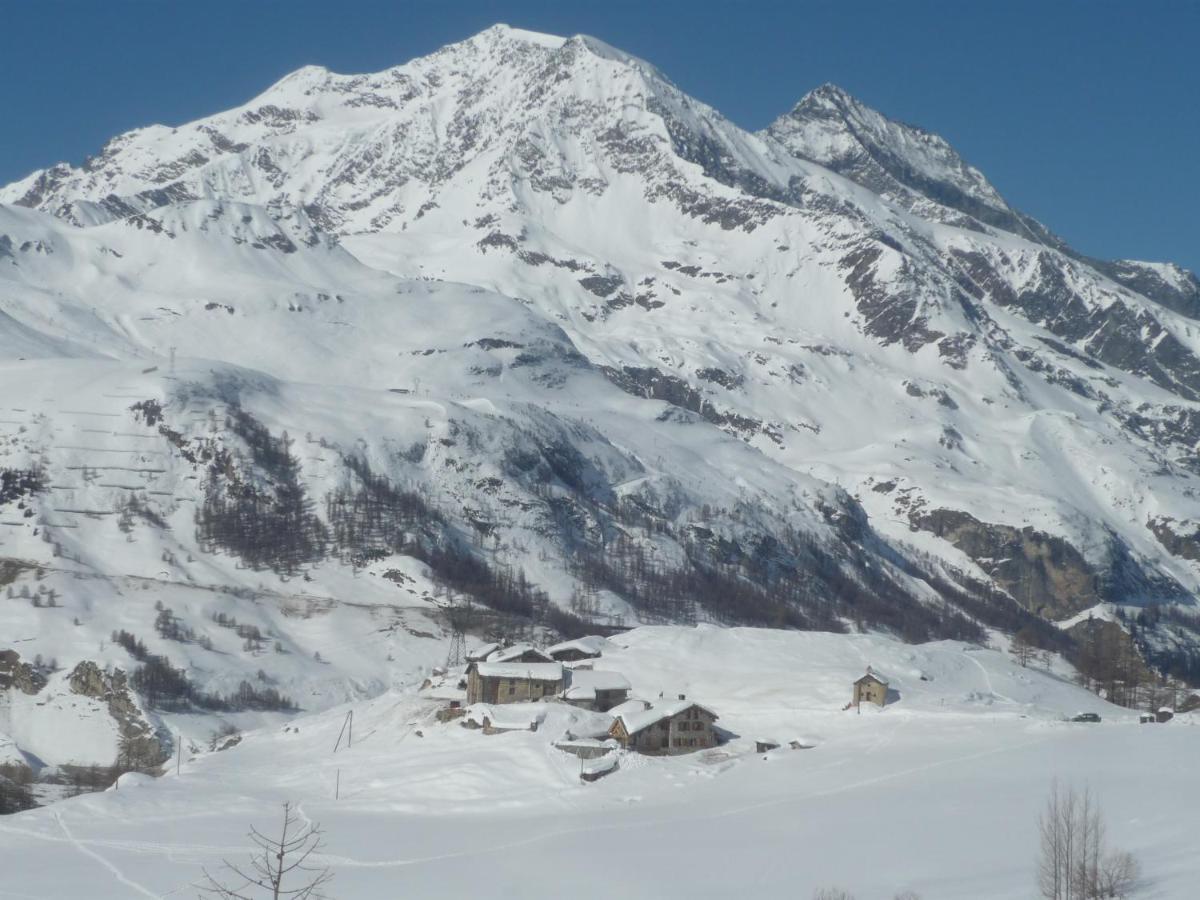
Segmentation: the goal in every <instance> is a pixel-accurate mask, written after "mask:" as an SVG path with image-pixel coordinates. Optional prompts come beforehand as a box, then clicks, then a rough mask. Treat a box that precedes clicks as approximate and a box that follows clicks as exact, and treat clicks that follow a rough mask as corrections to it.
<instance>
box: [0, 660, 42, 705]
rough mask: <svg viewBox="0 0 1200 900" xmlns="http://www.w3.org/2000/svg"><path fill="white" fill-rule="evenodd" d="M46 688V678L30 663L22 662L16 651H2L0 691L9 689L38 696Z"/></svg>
mask: <svg viewBox="0 0 1200 900" xmlns="http://www.w3.org/2000/svg"><path fill="white" fill-rule="evenodd" d="M45 686H46V677H45V676H44V675H42V673H41V672H39V671H38V670H37V669H35V668H34V667H33V666H32V665H30V664H29V663H24V662H21V655H20V654H19V653H17V651H16V650H0V691H6V690H8V689H9V688H13V689H15V690H18V691H20V692H21V693H22V694H30V695H32V694H36V693H37V692H38V691H40V690H41V689H42V688H44V687H45Z"/></svg>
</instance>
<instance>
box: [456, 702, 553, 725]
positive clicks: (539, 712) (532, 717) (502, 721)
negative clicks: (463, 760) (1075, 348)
mask: <svg viewBox="0 0 1200 900" xmlns="http://www.w3.org/2000/svg"><path fill="white" fill-rule="evenodd" d="M464 718H465V719H466V720H467V721H468V722H474V723H475V724H477V725H483V724H484V720H485V719H486V720H487V721H488V722H490V723H491V724H492V726H493V727H495V728H514V729H524V728H530V727H532V726H533V725H540V724H541V723H542V722H543V721H545V719H546V710H545V707H544V706H540V705H534V704H529V703H503V704H500V705H499V706H491V705H489V704H486V703H476V704H474V705H473V706H470V707H468V708H467V711H466V713H465V714H464Z"/></svg>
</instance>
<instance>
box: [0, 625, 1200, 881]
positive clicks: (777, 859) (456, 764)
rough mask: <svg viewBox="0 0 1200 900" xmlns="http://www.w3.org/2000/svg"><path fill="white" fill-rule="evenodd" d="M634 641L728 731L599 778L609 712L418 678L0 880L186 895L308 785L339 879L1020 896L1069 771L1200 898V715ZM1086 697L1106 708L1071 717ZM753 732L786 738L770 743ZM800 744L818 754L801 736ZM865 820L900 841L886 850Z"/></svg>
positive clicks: (156, 798)
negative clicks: (590, 768)
mask: <svg viewBox="0 0 1200 900" xmlns="http://www.w3.org/2000/svg"><path fill="white" fill-rule="evenodd" d="M618 642H619V643H621V644H623V645H624V646H623V648H622V649H620V650H619V651H615V652H614V653H613V654H611V656H610V657H609V659H610V660H611V662H612V664H613V665H614V666H615V667H619V668H620V670H621V671H623V672H624V673H625V674H626V675H627V676H628V677H629V678H630V680H631V681H632V682H633V684H634V687H635V690H636V691H637V692H638V693H639V694H641V695H645V696H656V695H657V693H658V692H659V691H676V690H687V691H688V692H689V697H693V696H694V697H695V698H697V700H699V701H702V702H704V703H705V705H709V706H711V707H712V708H714V709H715V710H717V711H718V712H719V713H720V716H721V718H720V720H719V723H718V724H719V726H721V727H722V728H724V729H725V730H726V731H727V732H729V734H730V739H729V741H728V743H726V744H724V745H723V746H721V747H719V748H717V749H716V750H714V751H711V752H706V753H700V754H692V755H688V756H681V757H672V758H649V757H640V756H637V755H634V754H627V753H620V754H619V760H618V762H619V765H618V767H617V768H616V769H615V771H612V772H611V773H609V774H607V775H606V776H605V777H603V778H602V779H600V780H599V781H597V782H595V783H593V784H585V783H582V782H580V780H579V775H580V772H581V770H583V769H584V768H586V764H584V763H581V762H580V760H578V759H577V758H575V757H574V756H570V755H567V754H565V753H562V752H561V751H558V750H556V749H554V747H553V746H552V743H553V742H554V741H555V740H557V739H559V738H561V737H563V735H564V733H565V732H566V731H568V730H571V729H572V727H574V726H575V725H576V724H577V723H578V722H579V721H580V719H581V718H582V717H585V716H594V715H595V714H590V713H584V712H582V711H579V710H575V709H573V708H571V707H567V706H565V705H561V704H556V703H543V704H531V705H528V706H524V707H523V708H524V709H525V710H529V711H531V712H533V711H536V712H538V713H540V714H541V715H542V716H543V717H544V718H543V721H542V722H541V725H540V727H539V728H538V730H537V731H536V732H529V731H518V732H509V733H504V734H498V735H494V736H485V735H483V734H482V733H481V732H479V731H472V730H468V729H463V728H461V727H459V725H458V724H456V723H449V724H445V725H439V724H436V723H434V722H433V719H432V712H433V709H434V707H435V704H434V703H433V702H431V701H429V700H426V699H424V698H423V696H422V695H421V694H420V693H415V692H413V691H411V690H398V691H394V692H389V693H388V694H386V695H383V696H380V697H378V698H376V699H374V700H371V701H366V702H361V703H358V704H356V705H355V706H354V707H353V709H354V713H355V716H354V723H355V731H354V743H353V746H352V747H350V748H349V749H347V748H346V747H345V745H344V744H343V746H342V748H341V749H340V750H338V752H337V753H333V752H332V749H333V746H334V743H335V740H336V738H337V736H338V732H339V729H340V728H341V725H342V724H343V721H344V719H345V713H346V711H347V710H346V708H337V709H332V710H330V711H328V712H327V713H322V714H318V715H314V716H310V717H304V718H301V719H298V720H296V721H294V722H293V723H291V725H290V726H288V727H287V728H279V727H274V728H267V729H263V730H260V731H256V732H251V733H248V734H246V735H245V737H244V739H243V740H242V742H241V743H240V744H238V745H237V746H235V747H233V748H232V749H229V750H226V751H223V752H219V753H206V754H202V755H193V756H189V757H187V758H185V760H184V763H183V766H182V771H181V774H180V775H179V776H176V775H174V774H168V775H166V776H164V777H162V778H160V779H157V780H155V779H146V778H143V777H127V778H125V779H122V782H121V784H120V786H119V789H116V790H109V791H108V792H106V793H103V794H98V795H88V796H82V797H79V798H76V799H73V800H68V801H65V802H63V803H61V804H58V805H56V806H54V807H52V808H45V809H41V810H35V811H32V812H28V813H21V814H18V815H16V816H13V817H9V818H6V819H4V820H0V835H2V836H3V838H2V840H0V865H2V866H3V869H4V872H5V882H4V886H3V890H4V891H5V892H6V895H8V896H14V897H50V896H55V897H60V896H61V897H65V896H88V897H92V898H96V900H107V898H114V900H115V898H122V900H125V898H129V897H134V896H138V897H141V896H145V897H160V898H163V897H173V896H181V895H182V896H189V895H190V894H191V893H192V892H193V888H192V887H190V885H192V884H194V883H195V882H196V881H197V880H198V879H199V877H200V870H201V867H202V866H206V867H209V868H210V869H211V868H213V867H219V866H220V861H221V860H222V859H223V858H224V859H230V860H232V861H238V860H240V859H242V858H243V857H244V856H245V847H246V841H245V838H244V834H245V832H246V830H247V829H248V828H249V827H250V826H251V825H256V826H258V827H269V826H270V824H271V823H272V821H273V820H274V818H275V817H276V816H277V814H278V813H279V804H280V803H282V802H283V801H284V800H288V801H291V802H293V803H295V804H296V805H297V809H298V810H299V812H300V814H301V816H302V819H303V820H305V821H308V820H311V821H318V822H320V823H321V825H322V827H323V828H324V830H325V832H326V840H327V844H326V848H325V851H324V855H323V856H322V857H321V862H323V863H327V864H328V865H330V866H332V868H333V869H334V871H335V873H336V874H335V880H334V882H333V883H332V885H331V887H333V889H334V890H333V895H334V896H339V897H354V898H356V900H376V898H378V900H384V898H391V897H395V896H412V897H431V898H432V897H439V898H440V897H462V896H468V895H474V894H476V893H479V892H480V891H483V892H486V893H487V894H488V896H493V897H503V898H543V897H544V898H560V897H562V896H563V885H564V884H569V885H570V892H569V893H570V896H572V897H579V898H602V897H609V896H611V895H612V878H613V877H614V873H621V893H622V895H623V896H629V897H635V898H642V897H646V898H649V897H662V896H697V897H713V898H716V897H728V896H731V895H733V894H738V893H744V892H745V891H746V890H747V888H748V886H749V885H752V886H753V889H754V890H755V892H756V893H761V894H763V895H765V896H798V897H807V896H810V895H811V893H812V892H813V890H814V889H816V888H818V887H822V886H832V885H840V886H842V887H845V888H846V889H848V890H851V891H853V892H854V893H855V894H856V896H858V897H863V898H887V897H891V896H893V895H894V894H895V893H897V892H899V891H901V890H913V891H916V892H918V893H919V894H920V895H921V896H922V897H924V898H926V900H961V898H964V897H971V898H978V900H1017V898H1027V897H1029V896H1031V895H1032V892H1033V884H1034V880H1033V879H1034V860H1035V855H1036V847H1037V838H1036V827H1037V816H1038V813H1039V811H1040V809H1041V806H1042V804H1043V801H1044V798H1045V795H1046V793H1047V791H1048V789H1049V786H1050V783H1051V780H1052V779H1053V778H1056V777H1057V778H1059V779H1060V780H1062V781H1063V782H1065V783H1068V784H1071V785H1074V786H1082V785H1084V784H1085V783H1086V784H1088V785H1090V787H1091V789H1092V790H1093V791H1094V792H1095V794H1096V796H1097V797H1098V799H1099V800H1100V802H1101V804H1102V806H1103V809H1104V813H1105V816H1106V819H1107V823H1108V826H1109V837H1110V839H1111V841H1112V843H1113V844H1114V845H1115V846H1120V847H1124V848H1127V849H1129V850H1131V851H1133V852H1134V853H1136V854H1137V855H1138V856H1139V858H1140V859H1141V861H1142V863H1143V866H1144V869H1145V872H1146V884H1147V886H1148V889H1149V893H1148V894H1147V896H1150V895H1152V896H1155V897H1161V898H1169V900H1186V898H1190V897H1192V896H1194V888H1195V877H1196V866H1195V858H1194V856H1195V855H1194V850H1193V847H1192V845H1191V839H1190V835H1192V834H1194V833H1195V832H1196V829H1197V828H1200V812H1197V811H1196V807H1195V804H1190V803H1180V802H1179V797H1181V796H1189V795H1191V794H1193V793H1194V792H1195V791H1196V789H1197V788H1200V781H1198V776H1197V773H1196V768H1195V767H1194V766H1190V765H1186V764H1183V760H1185V759H1187V758H1189V757H1190V756H1191V754H1192V748H1193V747H1194V745H1195V739H1196V734H1195V732H1194V731H1193V728H1194V727H1195V726H1194V724H1191V723H1190V722H1185V721H1184V720H1185V719H1190V718H1191V717H1184V716H1180V717H1177V718H1176V720H1175V721H1174V722H1171V723H1169V724H1166V725H1161V726H1140V725H1138V724H1137V720H1136V716H1135V715H1133V714H1130V713H1128V712H1126V711H1124V710H1120V709H1117V708H1115V707H1111V706H1108V705H1107V704H1106V703H1104V702H1103V701H1101V700H1099V699H1097V698H1096V697H1094V696H1092V695H1090V694H1089V693H1087V692H1085V691H1083V690H1081V689H1079V688H1077V687H1075V686H1074V685H1072V684H1071V683H1069V682H1066V681H1063V680H1061V679H1059V678H1058V677H1056V676H1054V675H1049V674H1046V673H1044V672H1042V671H1040V670H1037V669H1034V668H1027V669H1023V668H1021V667H1019V666H1018V665H1016V664H1015V663H1014V662H1013V660H1012V659H1011V658H1010V657H1008V656H1006V655H1003V654H1000V653H997V652H995V651H991V650H985V649H979V648H977V647H972V646H969V645H963V644H958V643H951V642H941V643H934V644H927V645H918V646H911V645H904V644H900V643H897V642H894V641H890V640H887V639H883V638H879V637H872V636H862V635H860V636H840V635H830V634H820V633H789V632H780V631H761V630H753V629H728V630H722V629H716V628H711V627H705V626H702V627H698V628H680V627H661V628H639V629H637V630H635V631H633V632H631V633H629V634H627V635H624V636H622V637H621V638H619V639H618ZM868 661H869V662H871V663H878V664H880V666H881V667H882V668H886V670H887V671H888V672H889V673H892V675H893V679H894V681H893V685H894V687H895V688H896V689H897V690H898V692H899V695H900V696H899V699H898V700H897V701H896V702H894V703H892V704H890V705H889V706H888V707H887V708H885V709H883V710H873V709H872V710H868V709H866V708H864V709H863V712H862V714H861V715H858V714H855V712H854V711H853V710H843V709H842V707H843V706H844V704H845V703H846V701H847V700H848V699H849V696H850V685H851V682H852V681H853V679H854V678H855V677H857V676H858V675H859V674H860V673H861V671H862V669H863V667H864V665H865V664H866V663H867V662H868ZM1078 710H1086V711H1094V712H1099V713H1101V715H1102V717H1103V722H1102V723H1101V724H1099V725H1082V724H1074V723H1068V722H1065V721H1063V716H1064V714H1067V713H1074V712H1076V711H1078ZM511 712H512V715H513V717H514V720H516V719H521V718H522V717H526V718H527V714H526V713H523V712H521V711H520V710H517V709H514V710H512V711H511ZM756 736H765V737H771V738H774V739H776V740H779V741H781V742H782V743H783V747H782V748H781V749H779V750H775V751H771V752H770V753H767V754H765V755H762V754H757V753H755V752H754V738H755V737H756ZM795 739H802V740H801V742H802V743H803V744H804V745H806V746H811V747H812V749H806V750H791V749H787V742H788V741H790V740H795ZM1148 773H1155V774H1154V775H1149V774H1148ZM335 781H336V782H338V783H339V784H340V789H339V790H340V797H339V798H338V799H336V800H335V799H334V787H335ZM864 823H869V824H870V829H869V830H870V833H871V834H872V835H873V836H879V835H884V836H886V839H884V840H874V841H872V845H871V857H872V861H871V863H870V864H869V865H868V864H864V862H863V860H862V846H861V838H862V835H863V832H864ZM481 879H482V880H483V883H482V884H481Z"/></svg>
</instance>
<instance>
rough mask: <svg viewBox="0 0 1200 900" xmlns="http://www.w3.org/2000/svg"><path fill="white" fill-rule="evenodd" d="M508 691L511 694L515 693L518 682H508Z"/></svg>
mask: <svg viewBox="0 0 1200 900" xmlns="http://www.w3.org/2000/svg"><path fill="white" fill-rule="evenodd" d="M508 692H509V694H515V693H516V692H517V686H516V684H514V683H513V682H511V681H510V682H509V683H508Z"/></svg>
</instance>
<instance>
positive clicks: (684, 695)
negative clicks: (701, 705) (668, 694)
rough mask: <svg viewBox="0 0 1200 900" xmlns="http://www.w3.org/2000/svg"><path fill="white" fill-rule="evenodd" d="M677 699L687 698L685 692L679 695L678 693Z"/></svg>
mask: <svg viewBox="0 0 1200 900" xmlns="http://www.w3.org/2000/svg"><path fill="white" fill-rule="evenodd" d="M679 699H680V700H686V699H687V694H680V695H679Z"/></svg>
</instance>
